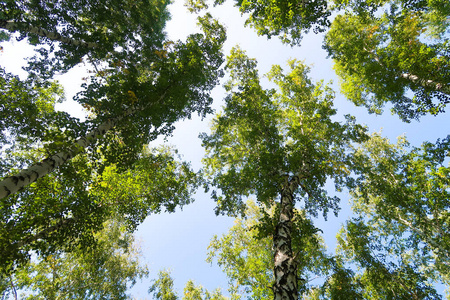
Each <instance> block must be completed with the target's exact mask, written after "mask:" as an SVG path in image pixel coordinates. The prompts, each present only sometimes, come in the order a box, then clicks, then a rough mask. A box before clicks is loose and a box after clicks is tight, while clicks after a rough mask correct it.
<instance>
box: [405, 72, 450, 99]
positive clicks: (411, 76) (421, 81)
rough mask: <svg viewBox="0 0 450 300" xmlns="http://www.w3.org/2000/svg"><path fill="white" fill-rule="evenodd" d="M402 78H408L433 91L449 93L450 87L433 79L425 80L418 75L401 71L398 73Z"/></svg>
mask: <svg viewBox="0 0 450 300" xmlns="http://www.w3.org/2000/svg"><path fill="white" fill-rule="evenodd" d="M400 76H401V77H402V78H405V79H408V80H409V81H412V82H414V83H416V84H419V85H421V86H423V87H428V88H431V89H433V90H435V91H438V92H442V93H444V94H447V95H450V87H449V86H448V85H446V84H442V83H438V82H435V81H433V80H429V79H428V80H427V79H423V78H419V77H418V76H416V75H414V74H410V73H402V74H401V75H400Z"/></svg>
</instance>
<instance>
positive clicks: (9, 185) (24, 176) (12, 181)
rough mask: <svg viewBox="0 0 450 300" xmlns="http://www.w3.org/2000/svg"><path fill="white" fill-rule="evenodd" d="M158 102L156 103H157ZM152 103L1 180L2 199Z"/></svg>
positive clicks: (50, 170) (51, 169) (82, 149)
mask: <svg viewBox="0 0 450 300" xmlns="http://www.w3.org/2000/svg"><path fill="white" fill-rule="evenodd" d="M165 95H166V92H164V93H163V95H162V96H161V97H160V98H159V99H158V101H157V102H160V101H161V100H162V99H163V98H164V97H165ZM157 102H156V103H157ZM149 105H150V104H148V105H145V106H142V107H131V108H129V109H128V110H127V111H126V112H125V113H124V114H122V115H121V116H120V117H117V118H114V119H109V120H108V121H106V122H104V123H103V124H101V125H100V126H98V127H97V128H95V129H94V130H92V131H91V132H89V133H88V134H87V135H85V136H84V137H81V138H79V139H78V140H76V141H75V143H74V144H73V145H72V146H71V147H70V148H69V149H67V150H65V151H61V152H59V153H57V154H55V155H53V156H51V157H48V158H46V159H44V160H43V161H41V162H39V163H37V164H35V165H33V166H31V167H30V168H28V169H25V170H23V171H21V172H20V173H19V174H16V175H14V176H10V177H6V178H5V179H3V180H2V181H1V182H0V199H3V198H5V197H7V196H9V195H12V194H15V193H16V192H18V191H19V190H20V189H22V188H24V187H26V186H27V185H29V184H31V183H33V182H35V181H36V180H38V179H39V178H41V177H43V176H45V175H47V174H49V173H50V172H52V171H53V170H54V169H55V168H57V167H59V166H61V165H63V164H64V163H65V162H67V161H69V160H70V159H72V158H73V157H75V156H76V155H77V154H79V153H81V152H83V151H84V149H86V148H87V147H88V146H89V145H91V144H93V143H95V142H96V141H97V140H98V139H99V138H100V137H102V136H104V135H105V134H106V133H107V132H108V131H109V130H111V129H113V128H114V127H115V126H116V125H117V124H118V123H119V122H120V121H122V120H123V119H125V118H126V117H128V116H130V115H132V114H134V113H136V112H138V111H141V110H143V109H145V108H147V107H148V106H149Z"/></svg>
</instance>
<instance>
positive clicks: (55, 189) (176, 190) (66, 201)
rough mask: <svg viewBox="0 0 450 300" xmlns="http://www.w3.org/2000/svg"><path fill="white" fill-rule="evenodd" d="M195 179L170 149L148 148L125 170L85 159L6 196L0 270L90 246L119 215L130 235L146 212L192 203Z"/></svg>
mask: <svg viewBox="0 0 450 300" xmlns="http://www.w3.org/2000/svg"><path fill="white" fill-rule="evenodd" d="M198 184H199V177H198V176H197V174H196V173H195V172H193V171H192V170H191V169H190V167H189V164H187V163H184V162H180V161H179V160H178V159H176V158H175V157H174V154H173V151H170V150H168V149H161V150H146V151H144V152H143V153H142V155H141V157H140V158H139V159H138V160H137V161H136V162H135V163H134V164H133V165H132V166H129V168H127V169H125V170H122V169H121V168H119V167H118V166H117V165H110V166H108V167H106V168H104V170H103V172H101V173H99V172H98V170H97V169H94V168H92V162H91V161H90V160H88V159H87V158H86V156H79V157H77V158H75V159H74V160H73V161H72V162H71V164H68V165H66V166H64V167H62V168H60V169H58V170H57V171H56V172H54V173H53V174H51V175H49V176H47V177H45V178H42V179H41V180H39V181H38V182H36V183H34V184H32V185H30V186H29V187H28V188H26V189H25V190H24V191H23V192H21V193H19V194H17V195H14V196H12V197H8V198H7V199H5V201H3V202H2V205H1V207H0V233H1V234H0V236H1V237H0V253H1V254H0V255H1V258H2V259H1V261H0V271H1V273H2V275H5V274H6V275H7V274H9V273H10V272H11V271H12V270H13V269H14V268H15V267H17V266H18V265H20V264H23V263H24V262H26V261H28V260H29V258H30V251H34V252H35V253H37V254H39V255H41V254H42V255H46V254H52V253H55V252H57V251H59V250H65V251H70V250H71V249H72V248H74V247H81V248H82V247H89V246H90V244H91V243H92V242H93V238H94V235H93V234H94V233H95V232H97V231H98V230H100V229H101V226H102V223H103V222H105V221H106V220H108V219H110V218H111V217H113V216H115V215H119V216H122V218H123V219H124V222H125V225H126V226H127V229H128V230H129V231H130V232H131V231H133V230H134V229H135V228H136V226H137V225H139V224H140V223H141V222H142V221H143V220H144V219H145V218H146V217H147V216H148V215H149V214H152V213H159V212H161V211H163V210H165V211H168V212H173V211H174V210H175V208H176V207H179V206H183V205H185V204H188V203H190V202H191V201H192V197H191V195H192V194H193V192H194V191H195V189H196V187H197V186H198Z"/></svg>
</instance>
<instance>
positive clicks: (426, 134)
mask: <svg viewBox="0 0 450 300" xmlns="http://www.w3.org/2000/svg"><path fill="white" fill-rule="evenodd" d="M174 2H175V3H174V4H173V5H171V7H170V9H171V13H172V20H171V21H170V22H169V24H168V26H167V29H166V30H167V32H168V35H169V38H171V39H184V38H185V37H186V35H188V34H190V33H193V32H194V31H197V30H198V29H196V27H195V23H196V21H195V15H191V14H189V12H187V10H186V9H185V8H184V7H183V2H184V0H175V1H174ZM230 3H232V1H228V3H227V4H225V5H223V6H220V7H219V8H217V9H214V10H213V12H212V13H213V15H214V16H215V17H218V18H219V19H220V21H221V22H222V23H224V24H225V25H226V27H227V30H228V40H227V42H226V44H225V53H228V52H229V50H230V49H231V48H232V47H233V46H235V45H239V46H240V47H241V48H242V49H244V50H246V51H247V54H248V55H249V56H250V57H254V58H256V59H257V61H258V66H259V72H260V74H261V75H262V74H264V73H266V72H268V71H269V70H270V68H271V66H272V65H273V64H279V65H281V66H282V67H287V66H286V61H287V60H288V59H290V58H296V59H298V60H302V61H305V63H306V64H308V65H310V66H311V77H312V78H313V79H314V80H316V81H317V80H321V79H324V80H325V82H328V81H330V80H332V81H333V82H334V83H333V87H334V90H335V91H336V92H338V79H337V78H336V76H335V74H334V71H333V70H332V62H331V60H330V59H326V53H325V51H324V50H323V49H322V48H321V46H322V36H320V35H314V34H309V35H307V36H306V37H305V38H304V40H303V43H302V46H301V47H289V46H286V45H282V44H281V43H280V42H279V40H278V39H277V38H273V39H271V40H267V39H266V38H265V37H258V36H257V35H256V33H254V31H253V30H252V29H251V28H244V26H243V23H244V19H243V18H241V17H240V14H239V12H238V11H237V8H234V7H232V5H231V4H230ZM28 51H29V50H28V49H27V47H26V46H25V45H24V43H19V42H14V43H11V44H6V45H4V52H3V53H2V54H1V55H0V64H1V65H3V66H6V67H7V68H8V69H9V70H11V71H17V70H18V67H19V65H20V60H21V57H23V56H26V55H29V52H28ZM84 72H85V68H84V67H80V68H77V69H75V70H72V71H71V72H70V73H69V74H66V75H64V76H62V77H61V78H59V80H60V81H61V83H63V84H64V86H65V89H66V93H67V98H68V99H70V98H71V97H72V96H73V95H74V94H75V93H76V92H77V91H78V89H79V85H80V84H81V77H83V74H84ZM213 97H214V101H215V102H214V105H213V107H214V108H215V109H216V110H217V111H219V110H220V107H221V102H222V99H223V98H224V97H225V94H224V90H223V89H222V88H221V87H218V88H216V89H215V90H214V92H213ZM335 107H336V108H337V109H338V115H340V116H342V115H344V114H347V113H350V114H353V115H355V116H356V118H357V121H358V122H359V123H362V124H365V125H367V126H368V127H369V129H370V131H371V132H380V131H381V133H382V135H383V136H386V137H388V138H389V139H391V141H392V142H395V140H396V138H397V137H398V136H401V135H405V136H406V137H407V139H408V140H409V141H410V142H411V144H412V145H419V144H420V143H422V142H423V141H426V140H428V141H432V142H433V141H436V139H438V138H443V137H445V136H446V135H447V134H448V132H449V127H450V126H449V122H448V117H449V114H448V113H446V114H441V115H439V116H438V117H423V118H422V119H421V121H420V122H417V121H413V122H412V123H410V124H406V123H403V122H401V121H400V120H399V118H398V117H397V116H392V115H391V114H390V111H389V109H386V110H385V113H384V114H383V115H382V116H375V115H369V114H367V112H366V109H365V108H357V107H355V106H354V105H353V104H352V103H350V102H349V101H347V100H346V99H345V98H344V97H343V96H342V95H340V94H339V93H337V95H336V102H335ZM61 109H64V110H67V111H70V112H72V113H74V114H75V115H76V116H78V117H82V116H83V112H82V110H81V108H80V107H79V106H78V105H76V104H73V103H72V104H69V103H65V104H64V105H63V106H61ZM210 118H211V117H209V118H208V119H206V120H203V121H201V120H200V119H199V118H198V117H196V116H194V117H193V118H192V120H186V121H182V122H179V123H178V124H177V129H176V130H175V132H174V134H173V136H172V137H169V138H168V139H167V142H168V143H169V144H172V145H175V146H176V147H177V148H178V150H179V152H180V154H182V155H183V158H184V159H185V160H187V161H190V162H191V163H192V166H193V168H194V169H199V168H201V158H202V156H203V149H202V147H201V143H200V140H199V139H198V134H199V133H200V132H205V131H206V132H207V131H208V127H209V122H210ZM161 142H163V140H162V139H159V140H158V141H156V142H154V143H153V144H155V145H156V144H158V143H161ZM346 203H348V199H347V198H345V197H344V198H343V199H342V204H343V205H345V204H346ZM213 208H214V203H213V201H212V200H211V199H210V197H209V196H208V195H206V194H204V193H203V192H202V191H199V192H198V193H197V195H196V202H195V203H193V204H191V205H189V206H186V207H185V208H183V210H178V212H176V213H174V214H160V215H152V216H149V217H148V218H147V220H146V221H145V222H144V223H143V224H142V225H141V226H140V227H139V229H138V232H137V238H138V239H139V240H140V245H141V247H142V251H143V257H144V260H145V262H146V263H147V264H148V266H149V269H150V271H151V274H150V278H149V279H148V280H145V281H144V282H143V283H138V284H137V285H136V287H135V288H133V289H132V291H131V292H132V294H133V295H134V296H135V297H136V298H138V299H145V298H147V299H150V298H151V297H150V296H148V295H147V289H148V287H149V285H150V279H151V278H155V277H156V274H157V273H158V271H159V270H160V269H170V270H171V272H172V276H173V277H174V279H175V285H176V289H177V292H178V294H179V295H180V296H181V295H182V290H183V287H184V284H185V283H186V281H187V280H189V279H193V280H194V281H195V282H196V284H201V285H203V286H204V287H206V288H208V289H209V290H213V289H215V288H217V287H221V288H222V289H223V290H224V291H226V289H227V286H226V282H227V279H226V277H225V275H224V274H223V273H222V272H221V271H220V269H219V268H218V267H217V266H215V265H212V266H211V265H210V264H208V263H206V262H205V259H206V253H207V245H208V244H209V241H210V239H211V238H212V237H213V235H214V234H218V235H221V234H223V233H225V232H226V231H227V229H228V228H229V227H230V226H231V225H232V224H233V219H231V218H227V217H220V216H219V217H216V216H215V214H214V211H213ZM348 214H349V210H348V208H347V209H343V211H342V213H341V215H340V216H339V217H338V218H335V217H333V216H330V217H329V219H328V221H327V222H324V221H323V220H322V219H318V220H317V223H316V224H317V226H318V227H319V228H321V229H322V230H323V231H324V234H325V241H326V242H327V244H328V245H329V248H330V251H332V250H333V248H334V245H335V241H334V236H335V234H336V232H337V230H339V228H340V224H342V223H343V222H344V221H345V219H346V216H348Z"/></svg>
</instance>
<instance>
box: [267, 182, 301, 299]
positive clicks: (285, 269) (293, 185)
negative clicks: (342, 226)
mask: <svg viewBox="0 0 450 300" xmlns="http://www.w3.org/2000/svg"><path fill="white" fill-rule="evenodd" d="M298 185H299V177H298V176H294V177H293V178H292V179H290V180H287V182H286V184H285V186H284V188H283V190H282V191H281V201H280V206H281V207H280V217H279V221H278V224H277V227H276V229H275V233H274V235H273V244H274V248H275V256H274V262H275V266H274V277H275V282H274V284H273V295H274V299H275V300H287V299H289V300H297V298H298V278H297V262H296V261H295V258H294V255H293V252H292V218H293V215H294V192H295V190H296V189H297V187H298Z"/></svg>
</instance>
